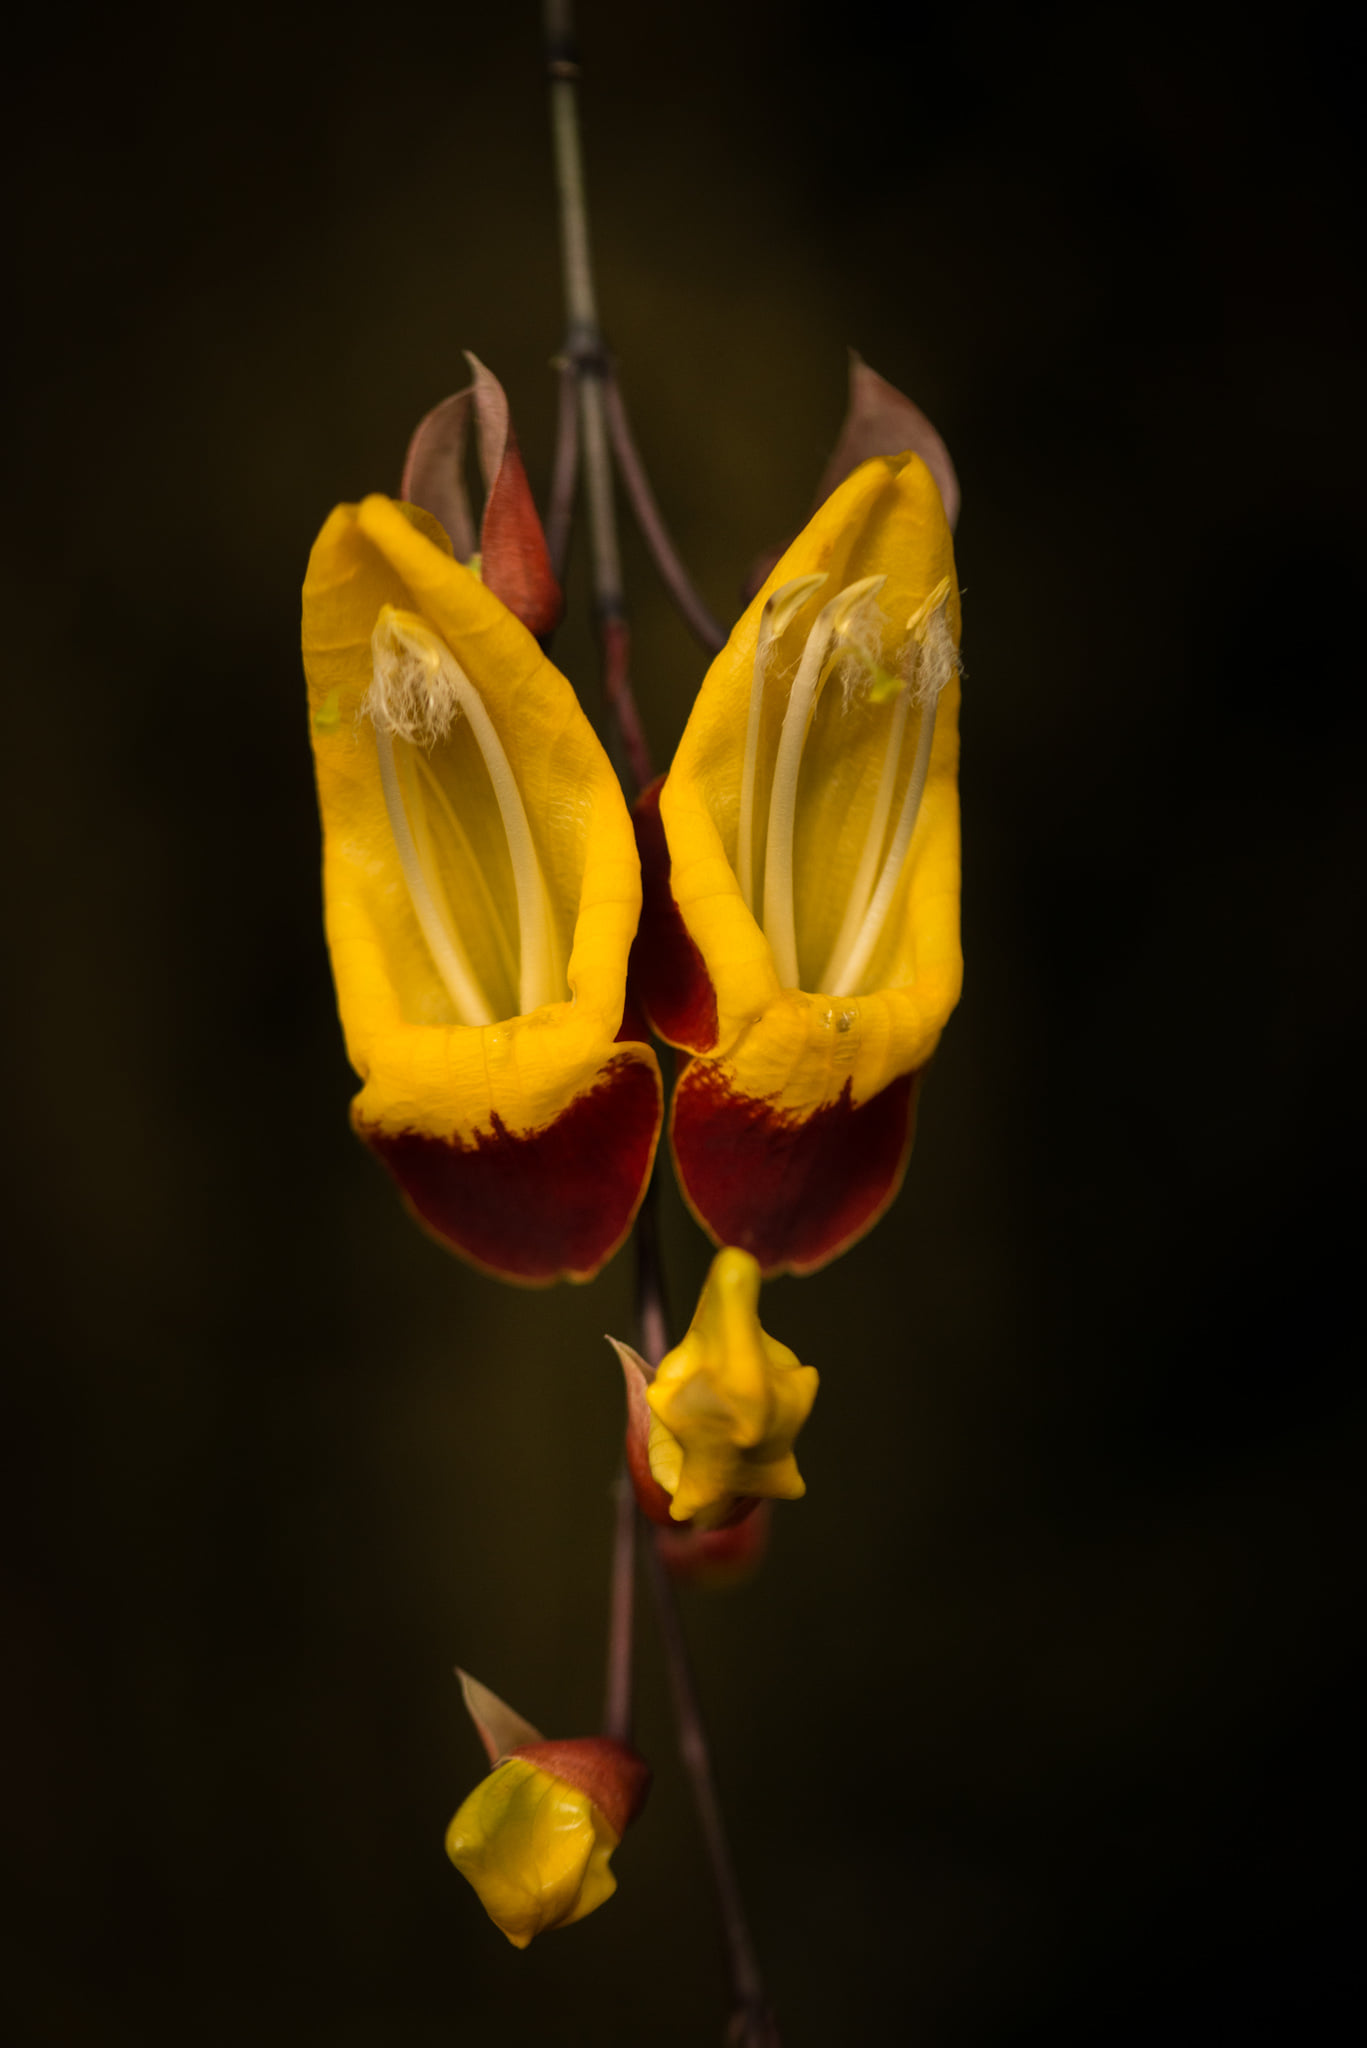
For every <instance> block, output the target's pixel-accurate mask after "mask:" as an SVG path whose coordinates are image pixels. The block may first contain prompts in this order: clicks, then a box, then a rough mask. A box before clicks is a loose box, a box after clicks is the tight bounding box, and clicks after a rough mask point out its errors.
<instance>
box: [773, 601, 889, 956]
mask: <svg viewBox="0 0 1367 2048" xmlns="http://www.w3.org/2000/svg"><path fill="white" fill-rule="evenodd" d="M887 580H888V579H887V577H886V576H865V577H864V578H863V579H862V580H861V581H860V582H858V583H851V584H850V585H849V586H848V587H847V588H846V589H844V590H842V591H841V592H840V595H839V596H838V597H833V598H832V599H831V601H830V603H829V604H828V605H824V606H823V607H822V609H821V611H820V612H819V613H818V615H817V621H816V624H815V625H814V626H813V628H812V630H811V632H810V633H809V634H808V636H807V645H806V647H805V648H804V649H803V654H802V660H801V662H800V664H799V666H798V671H797V675H796V676H795V677H794V679H793V687H792V689H791V691H790V692H789V696H788V708H787V710H786V711H785V712H784V714H783V730H782V732H781V733H780V735H779V742H778V759H777V761H776V762H775V764H774V780H773V786H772V788H771V790H770V794H769V833H768V839H767V842H766V845H765V853H764V935H765V937H766V938H767V939H768V941H769V945H770V948H771V949H772V952H773V956H774V967H775V969H776V971H777V974H778V982H779V987H780V988H796V987H797V986H798V972H797V925H796V922H795V918H794V913H793V830H794V826H795V823H796V818H797V778H798V772H799V770H800V769H801V767H802V749H803V747H804V746H805V745H806V742H807V729H808V727H809V726H810V724H811V719H812V712H813V710H814V709H815V706H816V700H817V697H818V695H819V693H820V688H821V683H822V681H823V679H824V675H825V669H826V657H827V655H828V653H829V652H830V649H831V646H832V643H833V642H834V641H835V640H836V639H838V638H839V637H840V635H841V634H843V633H845V632H847V631H848V630H849V626H850V623H851V621H852V620H853V618H854V616H855V614H856V613H857V612H858V610H859V608H860V606H861V605H862V604H863V603H864V602H865V601H866V600H867V599H869V598H871V597H873V596H874V595H875V594H876V593H877V592H878V591H880V590H881V589H882V588H883V585H884V584H885V583H886V582H887Z"/></svg>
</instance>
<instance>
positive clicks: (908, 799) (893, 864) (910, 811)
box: [826, 582, 958, 996]
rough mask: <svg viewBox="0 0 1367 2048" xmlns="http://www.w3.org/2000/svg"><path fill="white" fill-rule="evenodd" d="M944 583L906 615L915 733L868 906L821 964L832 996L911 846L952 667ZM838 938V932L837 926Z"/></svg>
mask: <svg viewBox="0 0 1367 2048" xmlns="http://www.w3.org/2000/svg"><path fill="white" fill-rule="evenodd" d="M948 591H949V586H948V583H947V582H942V583H940V584H937V586H936V588H935V589H934V590H933V591H932V592H931V594H930V596H929V597H928V598H927V599H926V601H925V603H924V604H923V605H922V606H921V607H920V609H919V610H918V611H917V612H915V613H914V614H913V616H912V617H911V618H910V619H909V620H908V621H907V625H908V629H909V630H910V631H911V632H912V633H913V634H914V635H915V639H916V642H917V643H918V645H917V654H916V665H915V670H914V673H913V676H912V678H911V680H910V682H909V685H908V688H907V692H906V695H907V696H908V697H909V698H910V697H914V698H915V700H916V702H917V703H918V704H919V705H920V707H921V730H920V732H919V733H918V734H917V737H916V757H915V759H914V760H913V762H912V765H911V780H910V781H909V782H908V784H907V787H906V793H905V795H904V796H903V798H902V808H901V810H900V812H899V813H898V817H897V825H896V829H895V830H894V832H893V835H892V844H891V845H890V846H889V848H888V851H887V855H886V858H885V859H884V861H883V866H882V870H881V872H880V874H879V877H878V883H877V887H876V888H875V889H874V892H873V895H872V896H871V898H870V899H869V905H868V909H867V910H866V911H865V912H864V916H863V918H862V920H861V922H860V925H859V928H858V930H857V932H856V933H855V934H854V937H853V939H852V940H851V942H850V944H849V946H848V949H847V950H846V951H844V952H843V954H842V950H841V945H840V943H837V946H836V949H835V951H834V953H833V954H832V957H831V962H830V965H829V967H828V969H827V975H828V980H827V988H826V993H828V994H830V995H833V996H845V995H855V994H857V993H858V988H859V983H860V981H861V980H862V979H863V976H864V975H865V973H866V972H867V970H868V965H869V962H870V960H871V959H872V958H873V951H874V948H875V946H876V945H877V944H878V941H879V939H880V938H881V937H882V935H883V926H884V924H885V923H886V921H887V915H888V911H889V910H890V909H891V907H892V899H893V896H894V895H895V893H896V890H897V885H898V883H899V882H900V881H901V879H902V870H903V868H904V867H905V866H906V859H907V854H908V852H909V850H910V847H911V839H912V834H913V832H914V831H915V829H916V820H917V818H918V816H919V815H920V810H921V798H922V796H923V794H924V793H925V786H926V776H927V775H928V774H929V772H930V753H931V747H932V744H933V742H934V739H935V713H936V709H937V707H938V705H939V701H940V693H941V691H942V690H943V689H944V687H945V684H946V683H947V682H948V681H949V680H950V678H951V676H953V675H955V674H956V673H957V671H958V655H957V654H956V652H955V649H954V641H953V637H952V635H951V633H950V630H949V621H948V619H947V618H946V616H945V603H946V599H947V596H948ZM841 936H842V940H843V937H844V934H843V930H842V935H841Z"/></svg>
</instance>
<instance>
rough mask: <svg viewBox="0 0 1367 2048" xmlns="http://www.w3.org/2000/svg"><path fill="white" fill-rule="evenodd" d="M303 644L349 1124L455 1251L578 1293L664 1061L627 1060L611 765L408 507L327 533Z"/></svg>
mask: <svg viewBox="0 0 1367 2048" xmlns="http://www.w3.org/2000/svg"><path fill="white" fill-rule="evenodd" d="M303 638H304V666H305V670H306V673H307V677H308V684H309V702H310V708H311V713H312V717H311V725H312V734H313V746H314V761H315V766H316V770H317V777H318V796H319V805H320V809H321V811H322V818H323V838H324V860H323V879H324V893H325V898H326V914H327V934H328V944H329V947H330V949H331V954H332V965H333V974H334V978H335V980H336V985H337V999H338V1007H339V1009H340V1011H341V1016H342V1025H343V1029H344V1031H345V1034H346V1042H347V1052H348V1056H349V1057H350V1060H351V1063H352V1065H353V1067H354V1068H355V1069H356V1072H357V1073H358V1074H359V1075H360V1077H361V1080H362V1082H363V1084H364V1085H363V1087H362V1089H361V1092H360V1094H359V1095H358V1096H357V1097H356V1099H355V1102H354V1103H353V1105H352V1121H353V1123H354V1125H355V1127H356V1129H357V1130H358V1131H359V1133H360V1134H361V1136H362V1137H363V1138H364V1139H365V1141H366V1143H367V1144H368V1145H370V1146H371V1148H372V1149H373V1150H374V1151H375V1152H376V1153H377V1154H378V1155H379V1157H380V1158H381V1159H382V1160H383V1161H384V1163H385V1165H386V1166H387V1167H388V1168H389V1170H390V1172H391V1173H392V1174H393V1176H394V1178H395V1179H396V1180H397V1181H398V1183H399V1186H400V1188H401V1189H402V1190H403V1193H404V1195H405V1197H406V1199H407V1201H408V1203H409V1205H410V1207H411V1208H412V1209H413V1210H414V1212H415V1213H416V1214H417V1216H418V1217H419V1219H420V1220H421V1221H422V1222H423V1223H424V1224H426V1225H427V1226H428V1227H429V1228H430V1229H431V1230H432V1231H434V1232H435V1233H436V1234H437V1235H438V1236H439V1237H441V1238H442V1239H443V1240H444V1241H445V1242H446V1243H447V1244H449V1245H451V1246H452V1247H453V1248H454V1249H455V1250H457V1251H459V1252H461V1253H463V1254H464V1255H465V1256H466V1257H467V1258H470V1259H472V1260H473V1261H475V1262H476V1263H477V1264H479V1265H482V1266H484V1267H486V1268H488V1269H490V1270H492V1271H494V1272H496V1273H499V1274H502V1275H503V1276H505V1277H507V1278H510V1279H517V1280H523V1281H528V1282H533V1283H538V1282H545V1281H549V1280H553V1279H555V1278H556V1277H557V1276H559V1275H562V1274H563V1275H567V1276H568V1277H569V1278H571V1279H576V1280H582V1279H587V1278H589V1277H590V1276H591V1275H592V1274H593V1273H595V1272H596V1271H597V1270H598V1268H599V1267H600V1266H601V1265H602V1264H603V1263H604V1261H605V1260H606V1259H607V1258H609V1257H610V1256H611V1254H612V1253H613V1251H615V1250H616V1248H617V1246H618V1245H619V1244H620V1243H621V1241H622V1239H623V1238H624V1236H625V1235H626V1233H627V1230H628V1229H629V1228H630V1225H631V1221H632V1218H633V1216H634V1215H635V1212H636V1208H637V1205H638V1203H639V1201H640V1198H641V1195H642V1193H643V1191H644V1188H645V1184H646V1180H647V1177H648V1175H649V1171H650V1165H651V1161H652V1158H653V1156H654V1148H655V1141H656V1137H657V1135H658V1130H659V1121H660V1080H659V1072H658V1068H657V1066H656V1062H655V1057H654V1054H653V1053H652V1052H651V1050H650V1049H649V1047H647V1046H645V1045H643V1044H639V1043H633V1042H619V1041H618V1037H617V1034H618V1031H619V1029H620V1027H621V1024H622V1013H623V1005H624V999H625V989H626V965H627V954H628V951H629V949H630V946H631V941H632V936H633V933H634V932H635V929H636V921H637V915H638V911H639V907H640V870H639V863H638V860H637V856H636V851H635V846H634V843H633V840H632V835H631V824H630V819H629V817H628V814H627V811H626V807H625V803H624V801H623V798H622V794H621V791H620V788H619V787H618V784H617V780H616V778H615V776H614V775H613V773H612V770H611V767H610V766H609V763H608V760H607V757H606V755H605V754H604V752H603V749H602V748H601V746H600V745H599V743H598V741H597V739H596V738H595V737H594V734H593V732H592V729H591V728H590V726H589V723H588V720H587V719H586V718H585V716H584V713H583V711H582V710H581V709H580V706H579V704H578V702H577V701H576V699H575V695H574V692H573V690H572V689H571V687H570V685H569V684H568V683H567V682H566V680H565V678H564V677H563V676H562V675H561V674H560V673H559V672H558V670H556V669H555V668H554V667H553V666H552V664H551V663H550V662H549V661H548V660H547V659H546V657H545V655H544V654H543V653H542V652H541V649H540V648H539V647H538V645H537V643H536V641H535V640H534V639H533V637H532V635H531V634H530V633H529V632H528V631H527V629H526V628H525V627H524V626H523V625H522V624H521V623H520V622H519V621H518V619H516V618H515V617H514V616H513V614H512V613H511V612H510V611H509V610H508V609H507V608H506V607H505V606H504V605H503V604H502V603H500V602H499V600H498V599H497V598H496V597H495V596H493V595H492V593H491V592H490V591H489V590H487V589H486V588H485V587H484V585H483V584H482V583H481V582H480V580H479V578H478V577H477V576H476V575H474V574H473V573H472V572H471V571H470V570H468V569H466V568H464V567H463V566H462V565H461V564H460V563H459V562H457V561H456V560H455V559H454V557H453V555H452V552H451V546H450V542H449V541H448V539H447V537H446V534H445V533H444V531H443V530H442V528H441V527H440V526H439V525H438V523H437V522H436V520H434V519H433V518H431V517H430V515H429V514H427V513H425V512H422V511H420V510H418V509H417V508H416V507H415V506H412V505H400V504H394V503H391V502H390V501H389V500H388V499H385V498H380V497H371V498H367V499H365V500H364V502H363V503H362V504H360V505H343V506H341V507H339V508H338V510H337V511H335V512H334V513H333V514H332V517H331V518H330V519H329V520H328V522H327V524H326V526H325V527H324V528H323V531H322V533H321V534H320V536H319V538H318V541H317V543H316V544H315V546H314V550H313V554H312V557H311V559H310V562H309V571H308V577H307V580H306V582H305V585H304V635H303Z"/></svg>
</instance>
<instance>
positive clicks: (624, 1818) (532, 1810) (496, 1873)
mask: <svg viewBox="0 0 1367 2048" xmlns="http://www.w3.org/2000/svg"><path fill="white" fill-rule="evenodd" d="M465 1683H466V1692H467V1702H468V1699H469V1692H470V1685H469V1682H468V1681H465ZM476 1690H477V1691H478V1693H479V1695H480V1698H481V1700H482V1701H488V1700H492V1699H493V1695H491V1694H488V1693H487V1692H485V1690H484V1689H483V1688H477V1689H476ZM493 1704H494V1706H495V1707H498V1708H499V1709H500V1711H502V1712H504V1713H507V1711H508V1710H507V1709H505V1708H503V1707H502V1703H501V1702H499V1701H497V1700H493ZM471 1711H472V1712H474V1711H475V1708H474V1707H473V1706H472V1708H471ZM530 1732H533V1733H534V1731H530ZM649 1783H650V1772H649V1770H648V1768H647V1766H646V1765H645V1763H644V1762H643V1761H642V1759H641V1758H640V1757H639V1756H637V1755H636V1753H635V1751H634V1750H631V1749H628V1748H627V1746H626V1745H625V1744H624V1743H621V1742H614V1741H612V1740H611V1739H610V1738H608V1737H607V1736H581V1737H578V1738H577V1739H574V1740H571V1741H563V1742H554V1741H552V1742H543V1741H539V1740H538V1741H534V1742H528V1743H524V1744H522V1745H521V1746H520V1747H519V1748H517V1749H515V1750H514V1751H513V1752H512V1754H511V1755H507V1756H504V1757H502V1758H500V1759H499V1761H498V1763H497V1764H496V1765H495V1767H494V1769H493V1770H492V1771H491V1772H490V1773H489V1775H488V1777H487V1778H484V1779H482V1780H481V1781H480V1783H479V1784H478V1785H476V1787H475V1789H474V1791H473V1792H472V1793H471V1794H470V1796H469V1798H468V1799H467V1800H466V1801H465V1804H464V1805H463V1806H462V1807H461V1809H460V1811H459V1812H458V1813H457V1814H456V1817H455V1819H454V1820H453V1821H452V1822H451V1825H450V1827H449V1828H448V1829H447V1831H446V1853H447V1855H448V1856H449V1857H450V1858H451V1861H452V1862H453V1863H454V1864H455V1866H456V1868H457V1870H458V1871H459V1872H460V1874H461V1876H462V1877H464V1878H468V1879H469V1881H470V1883H471V1884H472V1885H473V1886H474V1888H475V1890H476V1892H478V1894H479V1899H480V1903H481V1905H482V1906H483V1907H484V1910H485V1912H486V1913H487V1914H488V1915H489V1918H490V1919H491V1920H492V1921H493V1923H494V1925H495V1926H496V1927H497V1928H499V1929H500V1930H501V1931H502V1932H503V1933H504V1934H506V1935H507V1937H508V1939H509V1941H510V1942H511V1943H512V1944H513V1946H514V1948H526V1946H527V1944H528V1942H529V1941H530V1940H531V1938H532V1936H533V1935H534V1934H544V1933H545V1932H546V1930H547V1929H548V1928H551V1927H570V1926H572V1925H573V1924H574V1922H575V1921H576V1920H582V1919H583V1918H584V1916H585V1914H586V1913H592V1912H593V1910H594V1908H595V1907H597V1906H601V1905H602V1904H603V1903H604V1901H605V1900H606V1899H610V1898H611V1897H612V1895H613V1893H614V1892H615V1891H616V1889H617V1879H616V1878H615V1877H614V1876H613V1874H612V1871H611V1869H610V1868H609V1867H608V1866H609V1859H610V1857H611V1855H612V1852H613V1850H614V1849H615V1848H616V1847H617V1844H618V1842H619V1841H620V1840H621V1839H622V1834H623V1831H624V1830H625V1828H626V1826H627V1824H628V1822H629V1821H630V1820H632V1818H633V1817H634V1816H635V1814H636V1813H638V1812H639V1810H640V1808H641V1805H642V1802H643V1801H644V1799H645V1795H646V1791H647V1789H648V1787H649Z"/></svg>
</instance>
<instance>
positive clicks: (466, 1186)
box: [358, 1056, 662, 1287]
mask: <svg viewBox="0 0 1367 2048" xmlns="http://www.w3.org/2000/svg"><path fill="white" fill-rule="evenodd" d="M661 1115H662V1098H661V1088H660V1075H659V1069H658V1068H657V1066H656V1064H655V1061H654V1057H653V1056H652V1057H651V1058H649V1059H648V1060H646V1059H642V1058H640V1057H639V1056H637V1057H631V1058H627V1057H621V1056H619V1057H618V1058H616V1059H613V1060H611V1061H609V1063H608V1065H607V1066H606V1067H604V1069H603V1071H602V1074H601V1075H600V1076H599V1078H598V1080H597V1082H596V1083H595V1084H594V1086H593V1087H592V1088H590V1089H588V1090H587V1091H586V1092H585V1093H584V1094H583V1095H577V1096H576V1097H575V1099H574V1101H573V1102H571V1103H570V1105H569V1107H568V1108H567V1109H564V1110H562V1111H561V1113H560V1115H559V1116H558V1117H556V1118H555V1120H554V1121H553V1122H552V1123H549V1124H547V1125H546V1127H545V1129H544V1130H540V1131H527V1132H514V1131H510V1130H508V1128H507V1127H506V1125H505V1124H504V1123H503V1122H502V1120H501V1119H500V1118H499V1117H498V1116H495V1117H494V1119H493V1126H494V1127H493V1129H492V1130H491V1131H487V1132H485V1131H481V1132H479V1133H477V1134H476V1136H475V1138H474V1140H473V1142H472V1143H470V1144H468V1145H463V1144H461V1143H460V1141H459V1140H458V1139H454V1138H453V1139H445V1138H438V1137H433V1136H431V1135H430V1134H428V1133H426V1132H423V1131H403V1132H400V1133H398V1134H397V1135H396V1134H392V1133H388V1132H383V1131H376V1130H373V1129H367V1128H365V1127H364V1126H358V1128H359V1129H360V1134H361V1136H362V1137H363V1138H364V1139H365V1141H366V1143H367V1145H369V1146H370V1148H371V1150H372V1151H373V1152H375V1153H376V1154H377V1155H378V1157H379V1158H380V1159H382V1160H383V1162H384V1164H385V1165H386V1166H387V1167H388V1169H389V1171H390V1173H392V1174H393V1176H394V1179H395V1180H396V1181H397V1182H398V1184H399V1187H400V1189H401V1191H402V1193H403V1196H404V1199H405V1201H406V1202H407V1203H408V1206H409V1208H410V1209H411V1210H412V1211H413V1213H414V1215H415V1216H416V1217H417V1219H418V1221H419V1222H420V1223H422V1224H424V1225H425V1226H426V1228H427V1229H428V1230H430V1231H431V1232H432V1233H433V1235H434V1236H436V1237H438V1238H440V1239H441V1241H442V1243H443V1244H446V1245H449V1246H450V1247H451V1249H452V1250H453V1251H457V1252H459V1253H460V1254H461V1256H462V1257H463V1258H466V1259H469V1260H470V1262H471V1264H473V1265H476V1266H480V1267H482V1268H483V1269H484V1270H485V1271H486V1272H489V1273H494V1274H496V1275H497V1276H498V1277H499V1278H500V1279H503V1280H517V1281H521V1282H522V1283H523V1284H524V1285H526V1286H530V1287H545V1286H548V1285H549V1284H550V1283H551V1281H553V1280H559V1279H562V1278H563V1279H567V1280H591V1279H592V1278H593V1276H594V1274H595V1273H597V1272H598V1271H599V1269H600V1268H601V1267H602V1266H604V1265H605V1264H606V1263H607V1261H608V1260H609V1259H610V1258H611V1257H612V1255H613V1253H614V1252H615V1251H616V1250H617V1248H618V1246H619V1245H620V1244H621V1242H622V1240H623V1238H624V1237H625V1236H626V1234H627V1232H628V1231H629V1230H630V1228H631V1225H632V1222H633V1220H634V1218H635V1215H636V1211H637V1209H638V1207H639V1206H640V1201H641V1197H642V1195H643V1194H644V1193H645V1187H646V1182H647V1180H648V1179H649V1176H650V1168H651V1164H652V1161H653V1160H654V1157H655V1145H656V1141H657V1139H658V1138H659V1134H660V1121H661Z"/></svg>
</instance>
